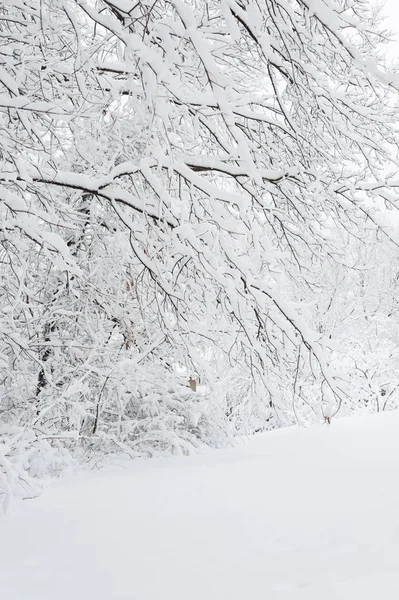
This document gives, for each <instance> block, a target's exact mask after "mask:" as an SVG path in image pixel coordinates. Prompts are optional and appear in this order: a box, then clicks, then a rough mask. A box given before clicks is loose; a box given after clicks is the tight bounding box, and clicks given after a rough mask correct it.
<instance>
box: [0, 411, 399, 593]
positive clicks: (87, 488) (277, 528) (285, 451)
mask: <svg viewBox="0 0 399 600" xmlns="http://www.w3.org/2000/svg"><path fill="white" fill-rule="evenodd" d="M398 522H399V414H395V413H390V414H383V415H377V416H375V417H363V418H353V419H349V420H341V421H334V422H333V424H332V425H331V426H327V425H325V426H317V427H313V428H310V429H307V430H304V429H302V430H300V429H296V428H292V429H287V430H281V431H278V432H275V433H268V434H265V435H261V436H257V437H256V438H254V439H252V440H251V441H249V442H248V443H245V444H244V443H243V444H241V445H240V446H239V447H237V448H235V449H231V450H225V451H212V452H209V453H206V454H203V455H200V456H193V457H188V458H184V457H179V458H173V459H160V460H152V461H138V462H135V463H132V464H130V465H129V466H126V465H124V466H120V467H116V466H113V467H108V468H106V469H104V470H102V471H97V472H80V473H78V474H74V475H73V476H69V477H68V478H66V479H64V480H62V481H60V482H57V483H56V484H55V485H54V486H53V487H52V489H50V490H47V491H46V492H45V494H44V495H42V496H41V497H40V498H37V499H34V500H26V501H23V502H22V501H21V502H20V503H19V504H16V505H15V506H14V509H13V511H12V513H11V514H9V515H7V516H5V517H3V518H2V519H0V598H2V599H3V598H4V600H39V599H40V600H67V599H68V600H111V599H126V600H127V599H130V600H133V599H134V600H224V599H226V600H256V599H258V598H259V599H265V600H274V599H276V600H279V599H281V600H286V599H295V600H302V599H306V600H330V599H333V598H334V599H339V600H346V599H347V600H349V599H350V600H358V599H359V600H368V599H370V600H371V599H372V600H375V599H376V598H381V599H383V600H390V599H395V600H396V599H397V598H399V526H398Z"/></svg>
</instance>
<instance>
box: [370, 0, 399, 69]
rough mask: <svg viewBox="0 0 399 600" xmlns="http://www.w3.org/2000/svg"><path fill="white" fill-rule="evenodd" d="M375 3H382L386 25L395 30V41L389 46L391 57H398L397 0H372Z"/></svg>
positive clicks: (398, 12)
mask: <svg viewBox="0 0 399 600" xmlns="http://www.w3.org/2000/svg"><path fill="white" fill-rule="evenodd" d="M374 2H375V3H376V4H377V5H381V4H384V8H383V13H384V14H385V15H386V16H387V17H388V19H387V23H386V24H387V27H388V28H389V29H391V30H392V31H395V32H397V34H396V39H397V41H396V42H395V43H392V44H391V46H390V48H389V53H390V54H391V56H392V58H399V0H385V3H384V0H374Z"/></svg>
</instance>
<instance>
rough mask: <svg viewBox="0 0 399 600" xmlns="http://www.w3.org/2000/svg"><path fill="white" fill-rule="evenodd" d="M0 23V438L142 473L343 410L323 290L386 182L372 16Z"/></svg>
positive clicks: (346, 400)
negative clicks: (83, 454) (125, 461)
mask: <svg viewBox="0 0 399 600" xmlns="http://www.w3.org/2000/svg"><path fill="white" fill-rule="evenodd" d="M0 11H1V13H0V31H1V36H2V40H3V42H4V43H3V45H2V48H1V50H0V123H1V127H2V145H1V150H0V161H1V174H0V201H1V203H0V218H1V248H2V255H1V256H2V259H1V266H0V268H1V284H0V296H1V307H2V308H1V310H2V312H1V317H0V318H1V321H0V327H1V336H2V337H1V348H0V352H1V357H2V359H1V360H2V363H1V369H2V379H1V381H0V385H1V388H0V389H1V400H0V402H1V419H2V421H3V424H4V426H5V427H7V426H9V427H11V426H12V425H14V424H17V425H18V427H23V428H28V429H29V431H32V432H33V434H34V436H36V438H37V439H43V440H45V439H46V440H47V439H52V438H51V436H54V435H58V434H62V435H63V434H65V433H71V432H73V433H74V434H76V438H77V439H78V440H79V445H80V447H82V448H84V449H85V450H90V451H100V450H101V451H104V450H105V451H106V452H109V451H121V450H122V451H124V452H127V453H129V454H131V455H143V454H146V455H147V454H149V455H153V454H157V453H163V452H171V451H172V452H188V451H189V450H190V448H193V447H197V446H198V445H200V444H201V443H204V442H205V443H208V444H215V445H219V444H221V443H225V442H226V439H228V438H229V437H230V436H231V435H234V434H236V433H240V432H241V433H242V432H245V433H252V432H253V431H258V430H263V429H267V428H273V427H277V426H281V425H284V424H287V423H290V422H293V421H295V420H298V421H299V422H309V421H310V420H311V419H314V418H316V419H318V420H320V419H322V417H323V414H322V412H323V390H324V389H328V394H329V397H330V399H331V401H330V404H331V406H330V407H329V409H328V410H329V412H330V413H331V415H334V414H335V413H336V412H337V411H338V410H339V409H341V408H343V407H346V409H348V410H349V409H352V408H353V404H355V405H356V404H357V400H356V401H355V402H354V401H353V398H356V394H357V392H356V390H354V389H353V386H352V388H351V384H352V383H353V381H354V380H356V381H357V378H358V377H360V375H359V373H360V371H361V369H360V368H358V366H353V365H352V366H351V367H348V364H347V363H346V362H345V360H346V359H345V358H343V357H344V352H343V350H344V349H345V348H344V344H343V343H342V337H343V335H344V334H343V333H340V334H339V336H338V337H336V338H335V337H334V334H335V332H336V331H337V328H336V327H333V320H331V319H330V320H329V319H328V318H325V314H326V311H327V312H328V311H330V313H329V314H331V310H333V309H332V308H331V307H335V306H336V305H335V304H334V302H333V301H332V300H331V298H330V294H332V297H335V296H334V294H335V292H336V290H334V289H333V290H331V285H330V283H331V281H332V280H333V279H334V278H335V279H336V280H337V281H340V280H341V278H342V277H344V278H347V277H348V273H351V272H353V269H355V268H357V261H358V257H359V256H360V254H361V248H362V247H363V246H364V245H367V244H370V243H377V242H376V241H375V240H377V238H378V240H380V243H382V242H381V240H382V239H383V235H384V231H385V228H384V227H381V221H380V220H379V216H380V213H381V211H382V210H383V209H391V210H395V211H396V204H395V194H396V191H397V188H398V186H399V178H398V177H396V164H397V160H396V155H395V152H394V146H395V128H394V126H393V123H394V121H395V115H396V110H397V109H396V106H397V94H396V89H397V87H398V83H397V81H396V79H395V77H393V76H391V75H390V74H388V73H387V71H386V70H385V68H384V64H383V62H382V59H381V58H380V54H379V49H378V47H377V42H378V41H379V39H380V37H381V36H380V35H379V33H380V32H381V28H379V26H378V24H377V22H375V15H373V14H372V12H371V9H370V8H369V7H368V6H367V3H365V2H349V1H346V0H318V1H317V2H316V1H315V0H268V1H265V2H262V3H258V2H255V0H191V1H190V2H188V1H187V2H182V1H181V2H180V1H168V2H164V1H162V0H158V1H156V2H147V1H145V0H142V1H139V2H137V1H134V0H123V1H122V0H118V1H116V0H107V1H104V2H94V1H91V0H75V1H72V0H70V1H69V0H60V1H57V2H56V1H55V0H43V1H40V2H39V0H30V1H29V2H27V3H23V4H21V3H20V2H18V1H17V0H10V1H9V2H8V3H7V5H6V6H3V7H2V8H1V9H0ZM365 23H369V24H370V25H369V27H367V28H366V27H365V26H364V24H365ZM378 224H380V225H378ZM376 236H377V237H376ZM348 248H350V249H351V254H350V256H348V255H347V250H348ZM329 278H330V279H329ZM349 279H350V278H349ZM349 279H346V281H349ZM355 279H356V278H354V279H353V280H351V283H350V285H352V286H353V290H355V292H354V293H356V290H359V289H361V285H362V284H361V281H360V280H356V281H355ZM330 300H331V301H330ZM323 311H324V312H323ZM340 365H341V366H340ZM342 365H345V368H342ZM193 374H197V375H198V376H199V377H200V378H201V393H200V394H199V393H196V392H195V393H194V392H192V391H191V390H190V388H189V385H188V381H189V377H190V376H191V375H193ZM355 374H356V375H355ZM360 387H361V386H360ZM359 389H360V388H359ZM10 431H11V429H10ZM10 435H11V433H10ZM49 436H50V437H49ZM73 446H76V441H74V442H71V440H70V439H69V440H68V441H66V442H65V447H68V448H73ZM1 468H3V470H4V469H5V467H1Z"/></svg>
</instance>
